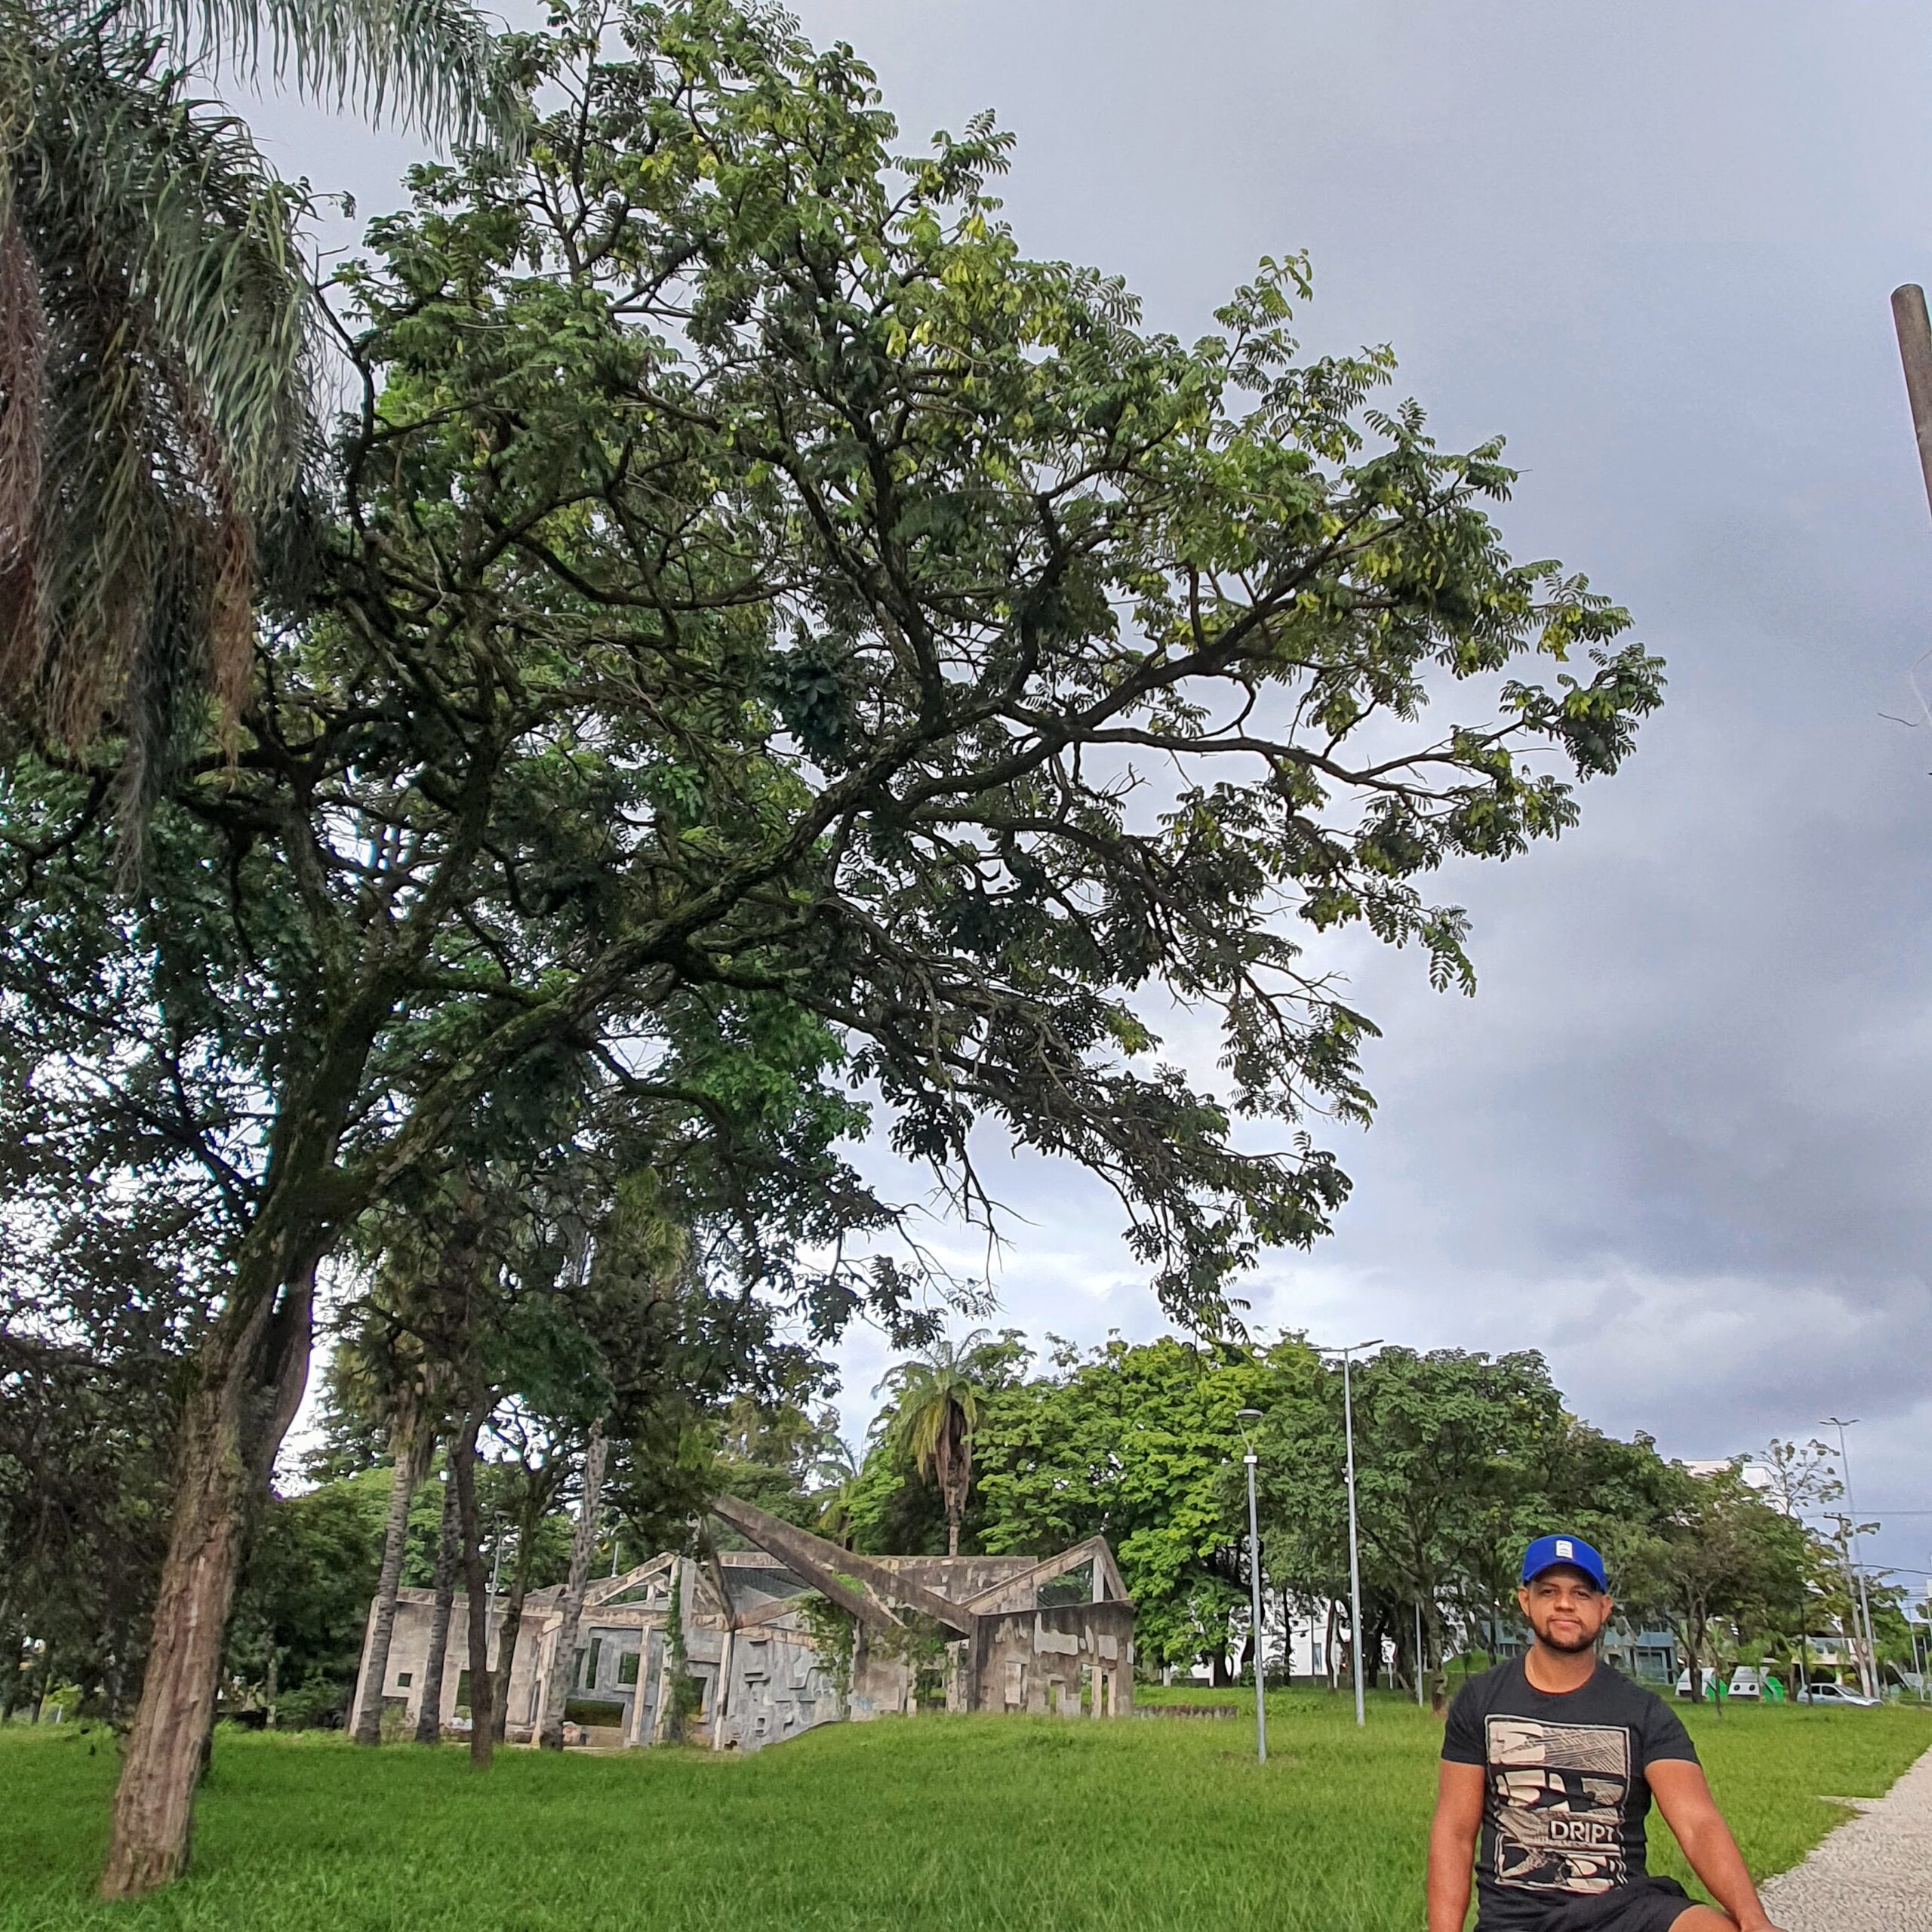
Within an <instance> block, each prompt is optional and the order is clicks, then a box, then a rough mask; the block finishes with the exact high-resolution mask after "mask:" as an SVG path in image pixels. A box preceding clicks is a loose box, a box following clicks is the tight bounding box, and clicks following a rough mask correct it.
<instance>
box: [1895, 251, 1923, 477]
mask: <svg viewBox="0 0 1932 1932" xmlns="http://www.w3.org/2000/svg"><path fill="white" fill-rule="evenodd" d="M1892 321H1893V322H1894V325H1895V326H1896V327H1897V330H1898V332H1899V357H1900V360H1901V361H1903V363H1904V365H1905V390H1906V395H1907V396H1908V397H1909V398H1910V400H1911V403H1912V428H1913V429H1914V430H1915V432H1917V435H1918V466H1919V469H1921V472H1923V473H1924V478H1925V498H1926V501H1927V504H1928V505H1932V320H1928V319H1927V315H1926V312H1925V291H1924V289H1922V288H1920V287H1919V285H1918V283H1917V282H1915V281H1909V282H1907V283H1906V285H1904V287H1903V288H1895V289H1894V290H1893V291H1892Z"/></svg>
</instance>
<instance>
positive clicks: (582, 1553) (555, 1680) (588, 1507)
mask: <svg viewBox="0 0 1932 1932" xmlns="http://www.w3.org/2000/svg"><path fill="white" fill-rule="evenodd" d="M605 1450H606V1445H605V1441H604V1425H603V1424H602V1423H601V1422H600V1423H598V1424H597V1426H595V1428H594V1429H592V1430H591V1432H590V1442H589V1447H587V1448H586V1450H585V1451H584V1457H583V1502H582V1503H580V1505H579V1506H578V1509H577V1534H575V1535H574V1537H572V1538H571V1573H570V1577H569V1580H568V1581H567V1582H566V1583H565V1585H564V1600H563V1602H562V1603H561V1605H559V1607H560V1608H561V1611H562V1612H563V1621H562V1622H561V1623H560V1624H559V1625H558V1629H557V1641H556V1644H555V1647H554V1648H553V1649H552V1651H551V1653H550V1668H549V1672H547V1673H546V1675H545V1677H544V1679H543V1718H542V1721H541V1723H540V1724H539V1726H538V1728H537V1743H539V1744H540V1746H542V1747H543V1749H545V1750H546V1751H561V1749H563V1748H564V1706H565V1703H567V1702H568V1700H569V1697H570V1694H571V1678H572V1676H573V1675H574V1674H575V1666H576V1663H577V1626H578V1624H579V1623H580V1620H582V1618H583V1591H584V1586H585V1584H586V1583H587V1582H588V1581H589V1577H590V1555H591V1552H592V1550H593V1549H595V1547H596V1544H597V1517H598V1510H599V1509H600V1508H601V1506H602V1503H603V1490H604V1458H605Z"/></svg>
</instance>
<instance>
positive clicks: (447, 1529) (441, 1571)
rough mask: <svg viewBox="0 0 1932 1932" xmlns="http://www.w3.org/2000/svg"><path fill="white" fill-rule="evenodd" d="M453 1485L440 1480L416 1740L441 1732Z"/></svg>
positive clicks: (452, 1603)
mask: <svg viewBox="0 0 1932 1932" xmlns="http://www.w3.org/2000/svg"><path fill="white" fill-rule="evenodd" d="M456 1564H457V1508H456V1485H455V1484H454V1483H453V1482H449V1481H445V1483H444V1484H443V1520H442V1523H441V1527H440V1528H439V1529H438V1532H437V1536H436V1607H435V1611H434V1612H433V1614H432V1616H431V1618H430V1621H429V1663H428V1664H427V1665H426V1667H425V1669H424V1671H423V1696H422V1698H421V1700H420V1702H419V1703H417V1706H416V1742H417V1743H418V1744H438V1743H441V1741H442V1736H443V1679H444V1678H445V1676H446V1675H448V1670H449V1660H450V1614H451V1611H453V1610H454V1608H455V1607H456Z"/></svg>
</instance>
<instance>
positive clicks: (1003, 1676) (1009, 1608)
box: [350, 1497, 1134, 1751]
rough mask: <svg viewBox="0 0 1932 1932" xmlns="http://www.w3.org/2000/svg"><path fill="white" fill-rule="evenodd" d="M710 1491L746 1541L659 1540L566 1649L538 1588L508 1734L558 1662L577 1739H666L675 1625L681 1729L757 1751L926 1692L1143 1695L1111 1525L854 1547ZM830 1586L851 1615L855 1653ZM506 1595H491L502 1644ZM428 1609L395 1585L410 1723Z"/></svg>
mask: <svg viewBox="0 0 1932 1932" xmlns="http://www.w3.org/2000/svg"><path fill="white" fill-rule="evenodd" d="M712 1512H713V1514H714V1515H716V1516H717V1517H718V1518H719V1519H720V1520H721V1521H724V1522H725V1523H728V1524H730V1525H731V1527H733V1528H734V1529H735V1530H737V1531H738V1532H739V1533H740V1534H741V1535H743V1537H746V1539H747V1540H749V1541H750V1542H751V1543H752V1544H753V1545H754V1547H753V1548H752V1549H749V1550H727V1551H722V1552H718V1554H717V1555H713V1556H709V1557H705V1558H697V1557H681V1556H675V1555H663V1556H657V1557H654V1558H651V1561H649V1562H648V1563H643V1564H638V1567H636V1568H635V1569H633V1570H630V1571H626V1572H625V1574H623V1575H622V1576H620V1577H604V1578H601V1579H599V1580H597V1581H595V1583H592V1584H591V1585H590V1586H589V1589H587V1590H586V1592H585V1598H584V1605H583V1614H582V1616H581V1618H580V1622H579V1625H578V1629H577V1640H576V1642H575V1644H574V1645H573V1646H572V1651H573V1654H572V1655H571V1657H568V1658H567V1659H559V1658H558V1655H557V1647H558V1641H559V1638H561V1633H562V1629H563V1625H564V1606H563V1603H562V1601H561V1599H562V1596H563V1592H562V1589H561V1586H559V1587H558V1588H555V1589H547V1590H536V1591H533V1592H531V1595H530V1596H529V1597H528V1599H527V1600H526V1601H525V1605H524V1619H523V1625H522V1628H521V1631H520V1632H519V1633H518V1641H517V1648H516V1656H515V1659H514V1660H513V1662H512V1668H511V1670H510V1673H509V1684H508V1685H507V1686H506V1693H507V1699H508V1701H507V1703H506V1705H505V1707H504V1708H505V1709H506V1711H507V1712H508V1714H509V1715H508V1719H507V1722H506V1727H505V1735H506V1737H508V1738H509V1740H511V1741H512V1743H529V1742H531V1741H532V1740H533V1739H534V1736H535V1734H536V1730H537V1725H538V1724H539V1722H540V1718H541V1715H542V1704H543V1687H544V1685H545V1684H546V1683H547V1682H548V1681H549V1678H550V1675H551V1673H552V1672H553V1671H555V1670H556V1669H558V1668H559V1667H560V1666H561V1668H563V1669H565V1670H566V1671H567V1672H568V1687H567V1688H568V1697H567V1708H568V1713H569V1716H570V1719H571V1721H570V1723H569V1724H568V1727H567V1731H566V1737H567V1740H568V1741H569V1742H571V1743H580V1744H592V1745H601V1746H606V1747H611V1748H626V1747H637V1746H647V1745H651V1744H654V1743H659V1742H660V1741H661V1740H663V1738H664V1737H665V1736H666V1732H667V1727H669V1724H670V1722H671V1718H672V1704H673V1702H674V1695H675V1694H674V1688H673V1685H672V1670H673V1665H674V1651H675V1644H674V1643H673V1641H672V1637H673V1632H674V1631H675V1632H676V1633H678V1634H679V1635H681V1638H682V1642H683V1647H684V1653H685V1662H684V1672H685V1676H686V1678H688V1681H689V1683H690V1685H691V1690H689V1691H688V1693H687V1697H688V1700H694V1706H695V1708H694V1709H691V1711H690V1712H689V1715H688V1721H687V1724H686V1735H687V1737H688V1738H689V1739H690V1740H691V1741H692V1742H694V1743H700V1744H708V1745H709V1746H712V1748H714V1749H736V1750H745V1751H754V1750H757V1749H759V1748H760V1747H761V1746H764V1745H766V1744H771V1743H777V1741H778V1740H780V1739H781V1738H786V1737H796V1736H798V1734H800V1733H801V1732H803V1731H806V1730H811V1729H812V1728H813V1727H814V1726H816V1725H818V1724H828V1723H834V1722H837V1721H841V1720H844V1719H848V1718H849V1719H854V1720H857V1721H864V1720H866V1719H867V1718H875V1717H880V1716H884V1715H896V1714H902V1713H903V1714H904V1715H908V1716H910V1715H913V1714H914V1713H915V1712H918V1711H919V1710H921V1709H944V1710H949V1711H993V1712H1000V1711H1009V1712H1017V1711H1024V1712H1033V1713H1035V1714H1036V1715H1037V1714H1044V1715H1061V1716H1066V1717H1078V1716H1080V1715H1083V1713H1084V1715H1088V1716H1090V1717H1118V1716H1124V1715H1127V1714H1128V1712H1130V1711H1131V1709H1132V1708H1133V1701H1134V1605H1133V1604H1132V1603H1131V1601H1129V1600H1128V1595H1127V1591H1126V1589H1125V1586H1124V1584H1123V1583H1122V1582H1121V1575H1120V1571H1119V1568H1118V1565H1116V1564H1115V1561H1114V1558H1113V1552H1112V1550H1111V1549H1109V1548H1108V1546H1107V1544H1106V1540H1105V1539H1104V1538H1103V1537H1094V1538H1092V1539H1091V1540H1090V1541H1088V1542H1086V1543H1078V1544H1076V1545H1075V1546H1074V1547H1073V1548H1072V1549H1065V1550H1062V1551H1061V1552H1060V1553H1059V1554H1058V1555H1054V1556H1049V1557H1044V1558H1035V1557H1030V1556H955V1557H946V1556H861V1555H856V1554H854V1552H851V1551H850V1550H844V1549H839V1548H838V1546H837V1545H836V1544H835V1543H828V1542H826V1540H824V1539H823V1537H815V1536H813V1535H811V1534H810V1533H809V1532H808V1531H804V1530H801V1529H798V1528H796V1527H794V1526H793V1525H792V1524H789V1523H785V1522H781V1521H779V1520H778V1518H776V1517H774V1516H771V1515H767V1514H766V1513H765V1512H764V1511H763V1510H761V1509H755V1508H753V1507H752V1506H751V1505H750V1504H749V1503H741V1502H740V1501H738V1500H737V1499H736V1498H734V1497H718V1498H717V1499H716V1500H715V1501H714V1503H713V1504H712ZM826 1604H829V1605H833V1606H835V1607H837V1609H838V1610H839V1611H843V1612H844V1614H845V1615H846V1616H847V1617H849V1618H850V1619H851V1655H850V1657H849V1658H848V1657H846V1656H845V1655H844V1650H843V1646H842V1644H839V1643H838V1641H836V1635H835V1633H836V1631H837V1629H838V1620H836V1619H829V1618H828V1617H826V1615H825V1614H823V1610H822V1609H821V1608H820V1606H822V1605H826ZM504 1608H505V1604H504V1600H503V1598H500V1597H499V1598H492V1599H491V1603H490V1606H489V1612H488V1614H489V1626H488V1636H489V1641H490V1648H491V1655H492V1656H493V1657H494V1654H495V1652H496V1647H497V1637H498V1634H499V1632H500V1628H501V1624H502V1620H503V1611H504ZM434 1617H435V1593H434V1592H432V1591H429V1590H413V1589H412V1590H404V1591H402V1592H400V1593H399V1595H398V1598H397V1602H396V1614H395V1630H394V1633H393V1635H392V1637H391V1639H390V1644H389V1668H388V1672H387V1675H388V1681H387V1682H386V1683H385V1684H383V1685H382V1686H380V1695H381V1697H382V1698H383V1702H384V1703H385V1704H386V1706H391V1707H392V1708H393V1709H394V1710H395V1712H396V1714H397V1715H398V1717H399V1718H401V1720H402V1721H405V1723H406V1724H408V1725H411V1726H413V1725H414V1723H415V1721H416V1719H417V1714H418V1712H420V1709H421V1708H422V1700H423V1697H425V1695H426V1694H428V1693H429V1686H428V1684H426V1682H425V1681H424V1680H425V1678H426V1672H427V1665H428V1659H429V1638H430V1630H431V1625H432V1621H433V1619H434ZM373 1625H374V1605H373V1604H371V1627H373ZM468 1626H469V1606H468V1604H467V1601H466V1599H465V1598H463V1597H462V1596H460V1595H459V1596H458V1597H457V1599H456V1604H455V1607H454V1610H453V1611H452V1612H451V1619H450V1629H449V1638H448V1651H447V1657H446V1661H445V1669H444V1672H443V1681H442V1683H441V1686H440V1687H438V1703H439V1706H440V1710H441V1722H442V1724H443V1725H444V1726H445V1727H446V1728H449V1729H454V1730H463V1729H466V1728H467V1725H468V1720H469V1671H468V1669H466V1667H465V1666H466V1660H467V1657H468V1654H469V1651H468ZM363 1658H364V1663H365V1669H364V1671H363V1674H362V1678H361V1681H358V1684H357V1687H356V1698H355V1712H354V1713H352V1716H351V1719H350V1721H351V1723H353V1722H354V1721H355V1715H357V1714H359V1713H360V1712H361V1708H362V1700H363V1699H364V1698H365V1697H366V1696H368V1695H370V1694H373V1693H374V1690H375V1688H376V1687H373V1686H371V1685H370V1684H368V1670H367V1668H366V1666H367V1663H368V1636H367V1635H366V1634H365V1638H364V1647H363Z"/></svg>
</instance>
